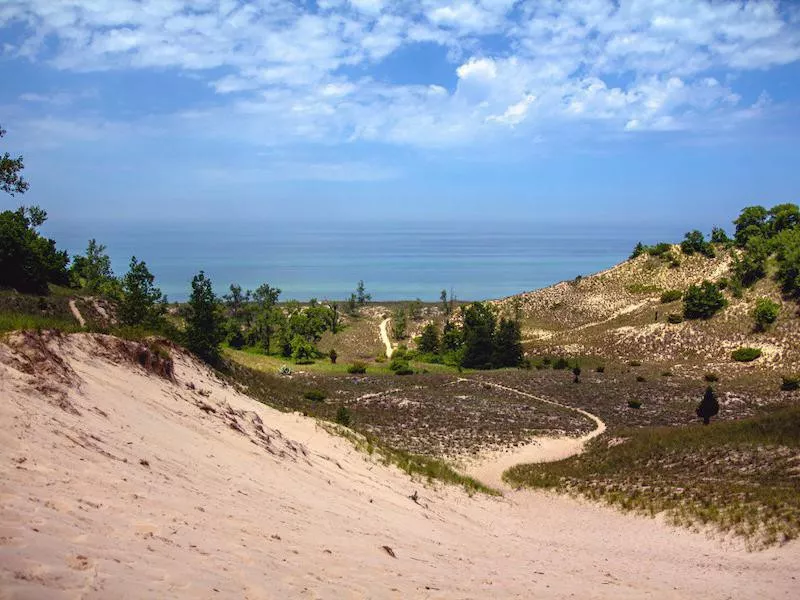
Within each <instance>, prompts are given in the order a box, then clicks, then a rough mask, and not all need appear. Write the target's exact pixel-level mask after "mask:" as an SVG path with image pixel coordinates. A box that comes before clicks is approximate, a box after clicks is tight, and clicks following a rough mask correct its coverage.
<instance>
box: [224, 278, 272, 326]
mask: <svg viewBox="0 0 800 600" xmlns="http://www.w3.org/2000/svg"><path fill="white" fill-rule="evenodd" d="M228 289H229V290H230V292H229V293H227V294H225V295H224V296H222V301H223V302H224V303H225V307H226V308H227V309H228V310H229V311H230V314H231V316H232V317H233V318H234V319H238V318H239V317H240V316H241V314H242V310H243V308H244V306H245V304H247V303H248V302H249V301H250V295H251V292H250V290H247V291H246V292H242V286H240V285H239V284H237V283H232V284H231V285H230V288H228ZM279 293H280V290H279Z"/></svg>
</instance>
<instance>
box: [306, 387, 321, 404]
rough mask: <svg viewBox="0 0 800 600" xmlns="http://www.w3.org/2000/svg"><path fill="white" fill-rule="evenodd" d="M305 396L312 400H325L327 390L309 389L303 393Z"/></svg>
mask: <svg viewBox="0 0 800 600" xmlns="http://www.w3.org/2000/svg"><path fill="white" fill-rule="evenodd" d="M303 398H305V399H306V400H311V401H312V402H322V401H323V400H325V392H323V391H322V390H307V391H306V392H305V393H304V394H303Z"/></svg>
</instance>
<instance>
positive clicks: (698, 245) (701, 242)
mask: <svg viewBox="0 0 800 600" xmlns="http://www.w3.org/2000/svg"><path fill="white" fill-rule="evenodd" d="M681 250H682V251H683V253H684V254H688V255H692V254H694V253H695V252H698V253H700V254H703V255H704V256H707V257H708V258H714V248H713V246H711V244H709V243H708V242H707V241H706V239H705V237H704V236H703V234H702V232H700V231H698V230H697V229H695V230H694V231H690V232H689V233H687V234H686V236H685V238H684V240H683V241H682V242H681Z"/></svg>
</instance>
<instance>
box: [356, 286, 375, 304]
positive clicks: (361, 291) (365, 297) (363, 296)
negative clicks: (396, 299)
mask: <svg viewBox="0 0 800 600" xmlns="http://www.w3.org/2000/svg"><path fill="white" fill-rule="evenodd" d="M370 300H372V294H368V293H367V290H366V288H365V287H364V280H363V279H361V280H359V282H358V287H356V302H358V305H359V306H364V305H365V304H366V303H367V302H369V301H370Z"/></svg>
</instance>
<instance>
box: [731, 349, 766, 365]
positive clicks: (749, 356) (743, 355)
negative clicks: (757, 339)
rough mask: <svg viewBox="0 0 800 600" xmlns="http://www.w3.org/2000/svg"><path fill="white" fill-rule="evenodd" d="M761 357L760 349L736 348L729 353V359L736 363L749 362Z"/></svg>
mask: <svg viewBox="0 0 800 600" xmlns="http://www.w3.org/2000/svg"><path fill="white" fill-rule="evenodd" d="M759 356H761V348H748V347H742V348H737V349H736V350H734V351H733V352H732V353H731V358H732V359H733V360H735V361H737V362H751V361H754V360H755V359H757V358H758V357H759Z"/></svg>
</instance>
